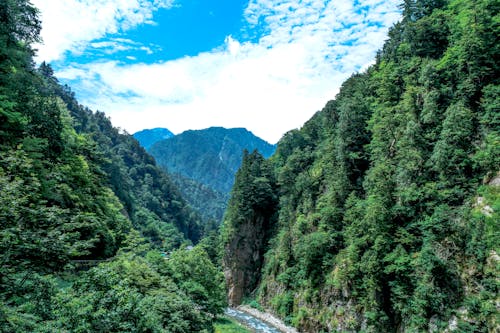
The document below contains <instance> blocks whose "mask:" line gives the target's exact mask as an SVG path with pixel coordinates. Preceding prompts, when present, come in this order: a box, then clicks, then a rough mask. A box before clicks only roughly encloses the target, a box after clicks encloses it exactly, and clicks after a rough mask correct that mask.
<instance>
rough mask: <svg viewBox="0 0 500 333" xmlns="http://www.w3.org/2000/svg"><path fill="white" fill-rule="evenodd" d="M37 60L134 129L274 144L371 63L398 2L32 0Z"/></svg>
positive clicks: (116, 122)
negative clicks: (248, 135) (241, 132)
mask: <svg viewBox="0 0 500 333" xmlns="http://www.w3.org/2000/svg"><path fill="white" fill-rule="evenodd" d="M32 2H33V4H34V5H35V6H37V7H38V8H39V9H40V13H41V18H42V38H43V40H44V43H43V44H41V45H38V46H37V48H38V49H39V51H38V58H37V61H43V60H45V61H48V62H50V63H51V64H52V66H53V68H54V70H55V73H56V76H57V77H58V78H59V80H60V81H61V82H63V83H67V84H69V85H70V86H71V87H72V89H73V90H74V91H75V93H76V95H77V97H78V99H79V100H80V102H81V103H82V104H84V105H87V106H89V107H91V108H92V109H94V110H101V111H104V112H106V114H107V115H109V116H110V118H111V120H112V122H113V124H114V125H115V126H118V127H121V128H123V129H124V130H126V131H128V132H129V133H133V132H135V131H138V130H141V129H144V128H153V127H166V128H168V129H170V130H171V131H173V132H174V133H180V132H182V131H184V130H187V129H201V128H207V127H210V126H224V127H246V128H248V129H249V130H251V131H252V132H254V133H255V134H256V135H258V136H260V137H262V138H264V139H266V140H268V141H269V142H272V143H274V142H276V141H277V140H278V139H279V138H280V137H281V136H282V135H283V134H284V133H285V132H287V131H288V130H291V129H294V128H298V127H300V126H302V124H303V123H304V122H305V121H307V120H308V119H309V118H310V117H311V116H312V115H313V114H314V113H315V112H316V111H318V110H320V109H321V108H322V107H323V106H324V104H326V102H327V101H328V100H330V99H333V98H334V97H335V94H336V93H337V92H338V89H339V87H340V84H341V83H342V82H343V81H344V80H345V79H346V78H347V77H349V76H350V75H351V74H352V73H354V72H356V71H362V70H364V69H365V68H367V67H368V66H369V65H370V64H371V63H372V62H373V59H374V56H375V53H376V51H377V50H378V49H379V48H380V47H381V46H382V45H383V42H384V40H385V39H386V34H387V30H388V28H389V27H390V26H392V24H394V23H395V22H396V21H397V20H399V18H400V13H399V10H398V3H399V1H396V0H354V1H347V0H244V1H243V0H212V1H209V0H191V1H188V0H32Z"/></svg>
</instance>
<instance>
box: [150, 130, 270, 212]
mask: <svg viewBox="0 0 500 333" xmlns="http://www.w3.org/2000/svg"><path fill="white" fill-rule="evenodd" d="M275 148H276V147H275V145H272V144H269V143H268V142H266V141H264V140H262V139H260V138H258V137H257V136H255V135H254V134H253V133H252V132H250V131H248V130H246V129H244V128H232V129H226V128H222V127H211V128H207V129H204V130H190V131H186V132H183V133H181V134H179V135H176V136H174V137H172V138H170V139H166V140H162V141H159V142H157V143H155V144H154V145H152V146H151V147H150V149H149V152H150V153H151V155H152V156H153V157H154V158H155V159H156V161H157V163H158V165H159V166H161V167H163V168H164V169H165V170H167V171H168V172H169V173H170V174H171V175H172V177H173V179H176V180H177V184H178V185H179V188H180V190H181V192H182V193H183V195H184V196H185V197H186V200H187V201H188V202H189V203H190V204H191V205H192V206H193V207H194V208H195V209H197V210H198V211H199V212H201V213H202V216H203V217H204V218H205V220H207V219H215V220H216V221H220V220H221V219H222V215H223V211H224V210H225V207H226V203H227V199H228V195H229V192H230V190H231V187H232V185H233V183H234V175H235V173H236V171H237V170H238V168H239V167H240V164H241V160H242V156H243V151H244V150H245V149H246V150H248V151H253V150H258V151H259V152H261V154H263V155H264V156H266V157H269V156H271V155H272V154H273V152H274V150H275ZM213 198H217V199H216V200H213Z"/></svg>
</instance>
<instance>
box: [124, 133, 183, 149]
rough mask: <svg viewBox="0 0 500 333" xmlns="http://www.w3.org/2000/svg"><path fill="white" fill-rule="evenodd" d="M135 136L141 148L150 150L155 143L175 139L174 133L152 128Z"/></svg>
mask: <svg viewBox="0 0 500 333" xmlns="http://www.w3.org/2000/svg"><path fill="white" fill-rule="evenodd" d="M133 136H134V138H135V139H136V140H137V141H139V143H140V144H141V146H143V147H144V148H145V149H146V150H148V149H149V147H151V146H152V145H153V144H154V143H156V142H158V141H161V140H165V139H168V138H171V137H173V136H174V133H172V132H170V131H169V130H168V129H166V128H152V129H145V130H142V131H139V132H136V133H134V134H133Z"/></svg>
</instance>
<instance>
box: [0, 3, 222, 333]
mask: <svg viewBox="0 0 500 333" xmlns="http://www.w3.org/2000/svg"><path fill="white" fill-rule="evenodd" d="M39 31H40V22H39V20H38V19H37V10H36V9H35V8H33V7H32V5H31V4H30V2H29V1H26V0H8V1H2V2H0V240H1V241H0V331H1V332H139V331H143V332H164V331H169V332H172V331H175V332H184V333H188V332H202V331H203V332H206V331H207V330H208V331H209V330H211V327H212V321H213V318H214V316H216V315H217V314H220V313H222V311H223V309H224V298H223V292H224V289H223V288H222V285H221V283H220V282H221V281H222V274H221V273H219V272H217V271H216V268H215V267H214V266H213V264H212V263H211V261H210V259H209V257H208V255H207V254H206V252H205V251H204V250H203V249H202V247H200V246H197V247H195V248H194V249H193V250H192V251H190V252H189V253H188V252H187V251H186V250H183V249H181V250H177V251H173V252H172V253H171V258H170V260H169V261H168V262H167V260H165V259H164V258H163V257H162V256H161V254H160V252H159V251H160V250H162V251H172V250H174V249H175V248H177V247H179V246H180V245H181V244H183V243H191V242H196V241H197V240H198V239H199V237H200V232H201V229H200V225H199V219H198V217H197V215H196V214H195V213H194V212H193V211H192V210H190V209H189V207H188V206H187V205H186V203H185V202H184V200H183V199H182V197H181V196H180V194H179V193H178V191H177V190H176V189H175V186H174V185H173V184H172V183H171V182H170V180H169V178H168V177H167V176H166V174H165V173H164V172H163V171H161V170H160V169H159V168H158V167H157V166H156V165H155V163H154V159H153V158H152V157H151V156H150V155H148V154H147V153H146V151H145V150H144V149H143V148H142V147H140V146H139V144H138V142H137V141H136V140H135V139H134V138H132V137H131V136H130V135H127V134H121V133H120V132H119V130H118V129H116V128H113V127H112V125H111V122H110V121H109V119H107V118H106V117H105V116H104V114H103V113H101V112H96V113H93V112H91V111H90V110H88V109H86V108H84V107H82V106H81V105H79V104H78V102H77V101H76V100H75V99H74V96H73V94H72V93H71V91H70V90H69V88H68V87H62V86H61V85H59V84H58V82H57V79H56V78H55V77H54V76H53V72H52V69H51V68H50V66H48V65H46V64H45V63H44V64H42V65H41V66H40V67H39V68H35V66H34V62H33V59H32V56H33V54H34V51H33V50H32V49H31V46H30V44H31V43H32V42H34V41H38V34H39ZM84 259H87V260H84ZM82 260H83V262H85V263H87V264H88V263H90V265H94V266H96V267H93V268H91V269H89V267H83V268H82V267H81V266H79V265H80V263H81V262H82ZM191 268H194V269H195V270H196V271H197V272H200V273H199V274H196V272H193V271H191ZM82 269H88V271H86V272H82V271H81V270H82ZM207 276H208V278H207ZM193 286H195V287H193Z"/></svg>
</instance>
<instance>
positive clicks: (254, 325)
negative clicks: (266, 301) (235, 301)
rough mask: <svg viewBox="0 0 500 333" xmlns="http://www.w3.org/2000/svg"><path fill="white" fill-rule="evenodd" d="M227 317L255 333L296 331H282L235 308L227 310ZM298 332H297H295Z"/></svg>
mask: <svg viewBox="0 0 500 333" xmlns="http://www.w3.org/2000/svg"><path fill="white" fill-rule="evenodd" d="M226 315H227V316H228V317H231V318H233V319H236V320H237V321H239V322H240V323H242V324H243V325H245V326H246V327H248V328H250V329H251V330H252V331H253V332H256V333H261V332H263V333H284V332H285V333H286V332H292V331H295V330H294V329H291V330H288V329H286V330H280V329H278V328H276V327H274V326H272V325H271V324H268V323H266V322H264V321H263V320H261V319H259V318H257V317H255V316H253V315H252V314H249V313H247V312H244V311H240V310H238V309H234V308H228V309H226ZM295 332H296V331H295Z"/></svg>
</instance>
